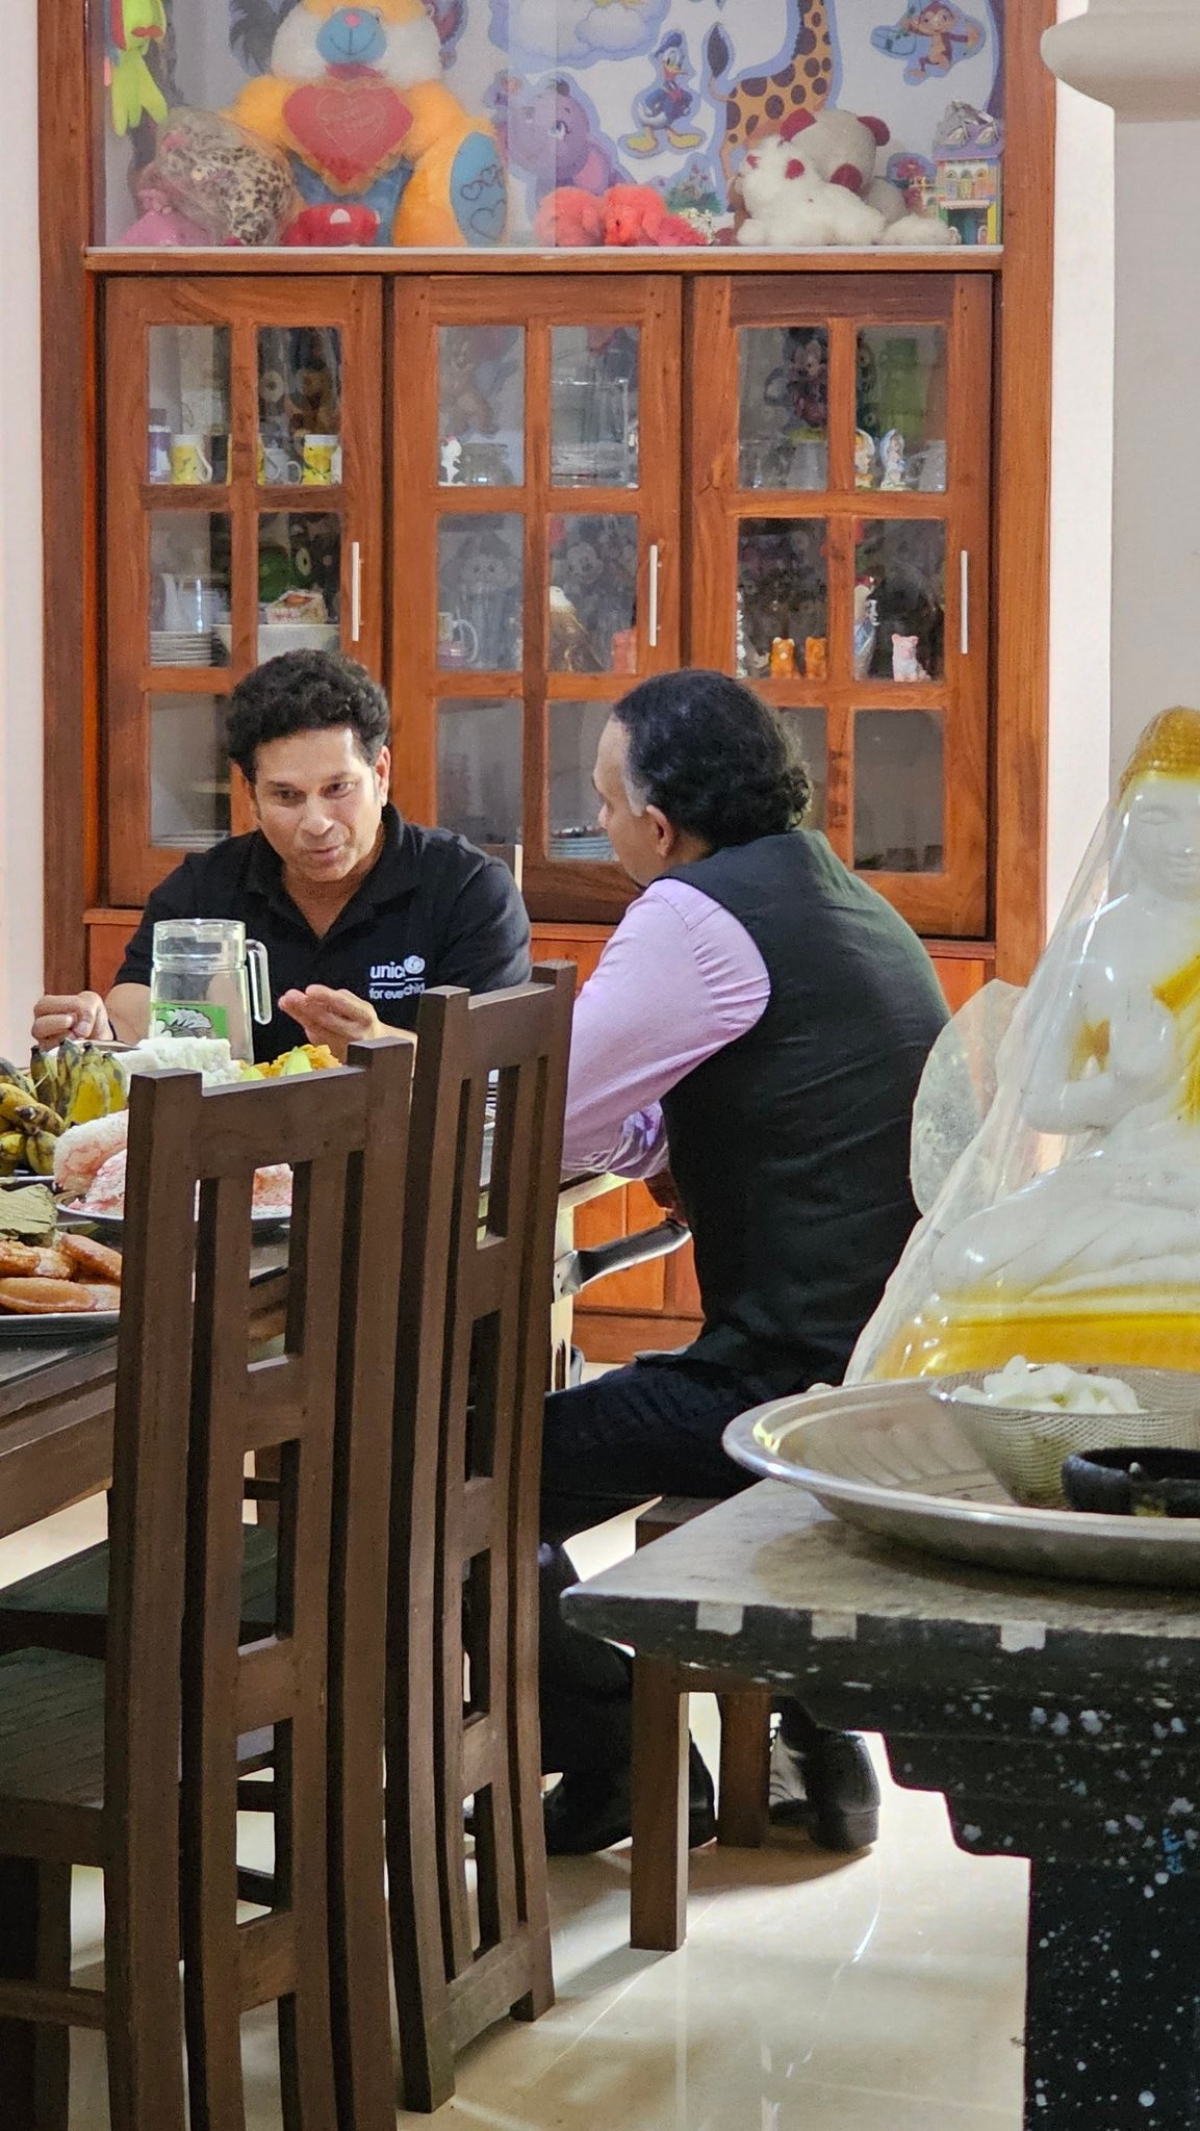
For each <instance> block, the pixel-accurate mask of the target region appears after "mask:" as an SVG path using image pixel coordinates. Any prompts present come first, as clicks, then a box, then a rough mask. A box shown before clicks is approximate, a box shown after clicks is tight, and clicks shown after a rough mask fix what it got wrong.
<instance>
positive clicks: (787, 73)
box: [705, 0, 833, 185]
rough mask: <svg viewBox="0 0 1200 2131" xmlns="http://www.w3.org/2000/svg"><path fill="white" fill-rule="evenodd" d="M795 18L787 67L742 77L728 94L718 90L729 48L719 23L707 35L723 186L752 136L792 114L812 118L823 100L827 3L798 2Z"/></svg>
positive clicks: (829, 48)
mask: <svg viewBox="0 0 1200 2131" xmlns="http://www.w3.org/2000/svg"><path fill="white" fill-rule="evenodd" d="M799 16H800V19H799V23H798V25H797V30H796V41H795V43H794V44H793V46H792V52H791V57H790V59H789V60H788V62H787V64H786V65H785V66H782V67H780V68H779V69H778V71H777V72H776V73H774V74H743V75H741V76H740V77H739V78H738V79H737V80H736V81H734V82H733V83H732V85H731V86H730V87H728V88H723V87H721V86H720V84H721V78H722V76H723V75H724V74H725V73H726V72H727V71H728V68H729V64H730V61H731V60H732V58H733V48H732V46H731V44H730V42H729V39H728V37H727V36H726V34H725V31H724V30H723V29H722V27H721V25H720V24H719V23H718V24H717V25H716V26H715V28H713V29H712V30H710V31H709V35H708V42H707V44H706V46H705V58H706V60H707V63H708V75H709V90H710V93H711V95H712V97H713V100H714V102H716V103H717V105H718V106H719V105H720V104H721V103H722V102H723V103H724V106H725V115H724V129H725V130H724V138H723V139H722V142H721V168H722V169H723V171H724V172H725V183H726V185H730V184H732V182H733V177H734V173H735V170H736V167H737V159H738V154H739V150H741V149H743V148H745V147H746V145H747V143H748V142H749V141H751V140H752V139H753V138H754V135H755V134H756V133H772V132H775V131H776V130H777V129H778V127H779V125H780V123H781V121H782V120H783V119H785V118H787V117H788V116H789V114H790V113H791V112H793V111H810V112H811V113H812V114H813V116H814V118H815V116H816V114H817V112H818V111H819V110H820V109H821V108H822V106H823V104H824V103H825V100H826V98H827V97H828V95H829V84H830V81H831V79H832V76H833V38H832V36H831V34H830V29H829V7H828V0H800V5H799Z"/></svg>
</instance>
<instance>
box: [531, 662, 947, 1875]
mask: <svg viewBox="0 0 1200 2131" xmlns="http://www.w3.org/2000/svg"><path fill="white" fill-rule="evenodd" d="M595 783H596V790H597V793H598V795H599V800H600V820H601V824H602V826H603V827H604V829H605V830H606V832H607V834H608V836H609V839H610V841H611V843H612V845H613V848H614V850H615V852H616V855H617V857H618V858H619V859H620V861H621V863H622V865H623V866H624V867H625V870H626V871H627V872H628V873H629V874H630V875H631V876H632V878H633V879H634V880H635V881H636V882H637V883H638V884H639V886H640V887H642V888H643V889H644V890H645V893H644V894H643V895H642V896H641V897H639V899H638V901H637V902H635V903H634V904H633V905H632V906H631V908H630V910H629V912H628V914H627V916H626V917H625V919H624V920H623V922H622V924H621V925H620V926H619V927H618V929H617V931H616V932H615V933H614V935H613V937H612V940H611V941H610V942H609V944H608V946H607V947H606V949H605V952H604V955H603V957H602V959H601V962H600V964H599V967H598V969H597V971H596V974H595V975H594V977H593V978H592V979H591V981H590V983H588V984H587V985H586V986H585V987H584V989H583V991H582V992H581V994H580V997H579V1000H578V1002H577V1005H576V1011H575V1024H574V1030H573V1034H572V1045H571V1074H570V1085H569V1091H568V1097H567V1130H566V1152H565V1167H566V1168H568V1169H575V1170H578V1169H580V1168H582V1167H590V1168H596V1169H615V1170H617V1171H618V1172H619V1173H620V1174H622V1175H625V1176H632V1177H642V1178H645V1179H646V1180H648V1181H649V1180H652V1179H654V1178H655V1177H656V1176H659V1175H660V1174H662V1173H664V1172H666V1171H667V1170H668V1168H669V1175H670V1179H671V1180H673V1186H674V1190H675V1192H676V1193H677V1195H678V1200H679V1203H680V1205H681V1206H682V1209H683V1212H684V1215H685V1217H686V1219H687V1222H688V1226H689V1227H690V1229H691V1231H692V1237H693V1241H694V1244H695V1253H696V1269H697V1274H698V1278H699V1283H700V1292H701V1297H702V1301H703V1306H704V1323H703V1327H702V1330H701V1332H700V1336H699V1338H698V1339H696V1340H695V1341H694V1342H693V1343H692V1345H691V1346H690V1347H688V1348H686V1349H685V1350H684V1351H683V1352H682V1353H679V1354H671V1355H651V1356H643V1357H641V1358H640V1359H639V1360H638V1361H636V1362H635V1363H633V1364H632V1365H631V1366H629V1367H628V1368H622V1369H617V1370H614V1371H611V1372H610V1373H609V1374H608V1375H607V1376H604V1377H602V1378H600V1379H598V1380H597V1381H596V1382H593V1383H590V1384H583V1385H580V1386H579V1387H578V1388H576V1389H574V1390H571V1391H564V1392H558V1393H555V1394H553V1395H552V1396H551V1397H550V1398H548V1400H547V1402H546V1428H545V1447H544V1461H543V1478H542V1505H543V1507H542V1539H543V1546H542V1556H541V1560H542V1593H543V1603H542V1765H543V1767H544V1768H546V1769H547V1770H548V1771H561V1772H562V1774H563V1780H562V1782H561V1783H560V1784H559V1785H558V1787H557V1788H556V1789H555V1790H554V1791H553V1792H551V1793H550V1795H549V1797H548V1799H547V1801H546V1837H547V1846H548V1848H549V1850H550V1851H551V1853H552V1854H557V1855H563V1854H568V1853H572V1852H580V1851H587V1850H598V1849H603V1848H606V1847H607V1846H608V1845H609V1844H610V1843H613V1842H619V1841H620V1840H622V1839H623V1837H624V1836H626V1835H627V1834H628V1833H629V1738H630V1733H629V1717H630V1701H629V1696H630V1673H629V1662H628V1659H627V1658H626V1656H625V1655H624V1653H623V1652H621V1651H619V1650H617V1649H616V1648H615V1647H614V1646H612V1645H611V1644H606V1643H600V1642H596V1641H594V1640H592V1639H591V1638H590V1637H588V1636H585V1635H582V1634H580V1633H579V1632H578V1631H577V1630H575V1629H572V1628H569V1627H568V1626H567V1625H566V1624H565V1623H564V1622H563V1621H562V1619H561V1617H560V1614H559V1609H558V1597H559V1594H560V1593H561V1591H562V1590H564V1589H565V1588H566V1586H567V1585H568V1584H569V1583H571V1582H573V1581H575V1573H574V1570H573V1568H572V1565H571V1562H570V1560H569V1557H568V1556H567V1554H566V1553H565V1551H564V1544H563V1543H564V1541H565V1540H567V1539H569V1538H570V1537H571V1536H572V1535H573V1534H574V1533H577V1532H580V1531H583V1530H586V1529H587V1528H588V1527H590V1526H592V1525H595V1524H599V1523H601V1522H603V1520H604V1519H605V1518H607V1517H611V1516H615V1515H617V1514H618V1513H619V1512H620V1511H622V1510H627V1509H631V1508H634V1507H636V1506H637V1505H639V1504H640V1503H643V1502H646V1501H648V1500H650V1499H651V1498H652V1497H654V1496H656V1495H660V1494H663V1495H672V1494H676V1495H678V1494H682V1495H700V1496H719V1495H728V1494H732V1493H734V1492H735V1491H736V1490H737V1489H738V1488H739V1487H741V1486H743V1485H744V1484H746V1479H747V1476H746V1475H745V1474H744V1473H743V1472H742V1471H741V1470H740V1468H738V1467H737V1466H735V1465H733V1464H732V1463H731V1462H730V1460H729V1459H728V1458H727V1457H726V1456H725V1454H724V1452H723V1450H722V1448H721V1433H722V1430H723V1429H724V1427H725V1425H726V1423H727V1422H728V1421H730V1420H731V1419H733V1417H734V1416H735V1415H736V1414H738V1413H742V1412H744V1411H745V1410H746V1409H747V1408H748V1407H750V1406H753V1405H756V1404H758V1403H759V1402H760V1401H762V1400H763V1399H767V1398H774V1397H779V1396H782V1395H783V1394H785V1393H789V1392H795V1391H802V1390H805V1389H807V1388H808V1387H809V1386H810V1385H812V1384H814V1383H820V1382H824V1383H837V1382H839V1381H840V1380H841V1377H842V1375H843V1373H844V1371H845V1367H846V1364H847V1362H848V1360H849V1358H850V1353H851V1349H852V1348H853V1346H854V1343H855V1340H856V1339H857V1337H858V1334H859V1332H860V1331H861V1329H862V1327H863V1325H864V1324H865V1323H866V1321H867V1319H868V1317H869V1316H870V1315H871V1312H872V1311H873V1310H874V1308H875V1305H876V1303H877V1302H878V1300H879V1297H880V1295H881V1294H882V1291H883V1288H884V1284H885V1282H886V1281H887V1278H888V1276H889V1274H890V1273H891V1271H892V1268H893V1266H894V1265H895V1263H896V1261H897V1259H898V1258H899V1256H900V1252H901V1250H902V1249H903V1246H904V1243H905V1240H906V1238H907V1236H908V1233H909V1230H910V1229H911V1227H912V1225H913V1222H914V1220H915V1218H916V1209H915V1206H914V1204H913V1200H912V1196H911V1192H910V1189H909V1181H908V1160H909V1135H910V1128H911V1121H912V1107H913V1098H914V1096H915V1094H916V1090H917V1084H918V1082H919V1080H920V1077H921V1072H922V1068H923V1066H924V1063H925V1059H926V1057H927V1055H928V1052H929V1050H930V1048H931V1046H932V1044H933V1042H934V1039H935V1037H936V1036H937V1034H938V1031H939V1029H940V1028H941V1027H942V1026H943V1024H944V1022H945V1019H946V1009H945V1006H944V1003H943V1000H942V995H941V991H940V989H939V986H938V982H937V978H936V975H935V973H934V970H933V966H932V964H931V962H930V961H929V958H928V956H927V955H926V953H925V950H924V948H923V947H922V946H921V943H920V941H919V940H918V939H917V937H916V935H915V934H914V933H913V932H912V931H911V930H910V929H909V927H908V926H907V925H906V924H905V923H904V921H903V919H902V918H900V917H898V916H897V915H896V913H895V912H894V911H893V910H892V909H891V908H890V907H889V905H888V904H887V903H885V902H884V901H883V899H882V897H880V896H879V895H877V894H876V893H875V892H874V890H873V889H871V888H869V887H867V886H866V884H865V883H863V882H862V881H859V880H857V879H855V877H854V875H853V874H851V873H850V872H849V871H848V870H847V868H846V867H845V866H844V865H843V864H842V863H841V860H840V859H838V858H836V857H835V856H834V854H833V852H832V851H831V850H830V848H829V845H828V844H827V843H826V841H825V839H824V837H823V836H821V835H819V834H817V833H816V832H814V831H812V830H809V829H805V828H803V827H802V826H801V822H802V819H803V815H804V813H805V810H806V808H807V805H808V800H809V783H808V778H807V776H806V774H805V772H804V771H803V770H802V769H800V768H799V767H798V766H797V765H795V764H794V763H792V762H791V761H790V760H789V756H788V751H787V745H786V741H785V739H784V736H783V731H782V727H781V725H780V723H779V720H778V719H777V718H776V717H775V715H774V713H773V712H772V711H770V710H768V709H767V708H766V707H765V705H764V704H762V703H761V702H760V701H759V699H758V698H757V697H756V696H755V695H754V694H753V693H752V692H751V691H750V690H749V689H747V688H744V687H743V686H741V685H740V684H739V683H738V682H736V681H733V680H730V679H729V678H728V677H727V676H725V675H724V674H718V673H704V672H698V671H691V672H684V673H675V674H668V675H665V676H663V677H662V678H661V679H655V680H652V681H647V682H645V683H643V684H642V685H641V686H640V687H638V688H636V689H634V690H633V691H632V692H631V693H630V694H629V695H628V696H626V697H625V698H624V700H623V701H622V702H620V703H618V704H617V706H616V708H615V710H614V712H613V715H612V717H611V718H610V720H609V723H608V725H607V726H606V728H605V731H604V733H603V736H602V738H601V742H600V748H599V753H598V756H597V762H596V773H595ZM878 1803H879V1796H878V1790H877V1787H876V1784H875V1780H874V1776H873V1773H872V1770H871V1766H870V1762H869V1760H868V1758H867V1754H866V1749H865V1747H864V1745H863V1742H862V1741H861V1740H860V1739H858V1738H855V1737H851V1736H848V1735H845V1734H841V1733H836V1732H828V1731H824V1730H822V1729H821V1728H820V1727H819V1726H817V1725H816V1724H815V1723H814V1722H813V1721H812V1720H811V1719H810V1718H809V1717H808V1716H807V1715H806V1713H805V1712H804V1711H803V1710H802V1709H801V1708H800V1707H799V1706H798V1705H797V1704H795V1703H789V1704H787V1705H786V1706H785V1707H784V1708H783V1710H782V1711H781V1723H780V1730H779V1734H778V1736H777V1738H776V1740H775V1743H774V1746H773V1749H772V1813H773V1816H774V1817H776V1818H778V1819H790V1820H796V1821H800V1822H801V1823H803V1824H805V1825H807V1826H808V1827H809V1828H810V1831H811V1832H812V1834H813V1835H814V1837H815V1838H816V1840H817V1841H818V1842H820V1843H822V1844H823V1845H824V1846H825V1847H827V1848H830V1849H837V1850H844V1849H858V1848H860V1847H862V1846H863V1845H864V1844H866V1843H869V1842H871V1841H873V1840H874V1838H875V1834H876V1831H877V1825H878ZM713 1826H714V1823H713V1811H712V1784H711V1781H710V1779H709V1776H708V1772H707V1770H706V1769H705V1767H704V1764H703V1762H702V1760H701V1759H700V1756H699V1755H698V1754H697V1752H696V1750H695V1748H693V1750H692V1783H691V1828H690V1833H691V1839H692V1841H693V1843H695V1842H702V1841H705V1840H707V1839H708V1838H709V1836H711V1834H712V1832H713Z"/></svg>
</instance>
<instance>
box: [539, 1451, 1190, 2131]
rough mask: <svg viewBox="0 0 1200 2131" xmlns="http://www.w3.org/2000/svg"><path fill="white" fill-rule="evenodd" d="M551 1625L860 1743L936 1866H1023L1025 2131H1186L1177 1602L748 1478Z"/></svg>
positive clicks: (583, 1594)
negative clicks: (897, 1533)
mask: <svg viewBox="0 0 1200 2131" xmlns="http://www.w3.org/2000/svg"><path fill="white" fill-rule="evenodd" d="M733 1470H734V1469H733V1468H732V1467H731V1472H733ZM738 1477H740V1475H735V1477H734V1480H733V1483H732V1484H733V1485H734V1486H736V1485H737V1479H738ZM563 1607H564V1612H565V1614H566V1616H567V1618H568V1619H569V1620H570V1621H572V1622H573V1623H574V1625H575V1626H576V1627H577V1628H582V1629H585V1630H588V1631H590V1633H592V1634H593V1635H597V1636H602V1637H605V1638H608V1639H609V1640H612V1641H615V1642H619V1643H624V1644H628V1645H631V1646H632V1647H633V1648H634V1650H636V1651H638V1652H643V1653H645V1654H647V1655H649V1656H652V1657H657V1658H668V1659H672V1660H674V1661H675V1662H676V1663H683V1664H689V1663H690V1664H697V1665H700V1666H703V1667H706V1668H713V1669H717V1670H721V1671H725V1672H733V1673H737V1674H740V1675H742V1676H743V1677H744V1678H745V1679H747V1680H748V1681H755V1682H759V1683H762V1684H765V1685H768V1686H770V1687H771V1688H773V1689H774V1690H775V1691H776V1692H777V1693H778V1694H779V1695H791V1696H794V1697H795V1698H796V1699H797V1700H799V1701H800V1702H802V1703H803V1704H804V1706H805V1707H806V1708H807V1709H808V1710H809V1711H810V1712H811V1713H812V1715H813V1716H814V1717H815V1718H816V1719H817V1721H818V1722H819V1723H821V1724H824V1725H828V1726H829V1727H831V1728H832V1729H836V1730H839V1731H857V1730H868V1731H873V1732H878V1733H881V1734H882V1736H883V1740H884V1743H885V1746H886V1749H887V1756H888V1761H889V1764H890V1767H891V1771H892V1774H893V1776H894V1778H895V1780H896V1782H897V1783H898V1784H900V1785H901V1786H903V1787H906V1788H909V1789H913V1790H925V1791H940V1792H941V1793H942V1794H943V1796H944V1797H945V1800H946V1805H947V1809H948V1813H949V1819H950V1827H951V1830H952V1832H953V1836H954V1840H955V1842H956V1843H957V1844H958V1845H959V1847H960V1848H961V1849H962V1850H964V1851H967V1852H969V1853H971V1854H973V1855H975V1856H997V1855H998V1856H1005V1857H1025V1858H1028V1859H1029V1861H1030V1876H1029V1908H1028V1941H1027V1949H1026V2032H1025V2109H1024V2125H1025V2131H1067V2127H1070V2131H1085V2127H1086V2131H1143V2127H1144V2131H1197V2127H1200V2057H1198V2054H1197V2041H1198V2030H1200V2022H1198V2014H1200V1983H1198V1969H1200V1902H1198V1900H1197V1875H1198V1873H1200V1593H1198V1592H1197V1591H1196V1590H1194V1589H1192V1590H1170V1589H1152V1588H1145V1587H1129V1586H1114V1585H1109V1584H1088V1583H1068V1582H1057V1581H1051V1580H1049V1579H1048V1578H1035V1577H1031V1576H1030V1577H1027V1576H1023V1575H1018V1574H1015V1573H1009V1572H1004V1571H999V1570H995V1569H991V1568H983V1567H975V1566H971V1565H969V1564H966V1563H961V1562H956V1561H953V1560H948V1559H942V1558H939V1557H937V1556H934V1555H933V1554H925V1553H919V1552H917V1551H915V1550H910V1549H908V1548H905V1547H902V1546H899V1545H896V1544H894V1543H893V1542H891V1541H890V1540H886V1539H883V1538H880V1537H878V1536H876V1535H870V1534H867V1533H865V1532H863V1531H858V1530H855V1529H853V1528H852V1527H851V1526H850V1525H849V1524H846V1523H844V1522H842V1521H841V1520H839V1519H838V1518H837V1517H835V1516H833V1515H831V1514H830V1513H829V1512H828V1511H827V1510H825V1509H823V1508H821V1507H820V1506H819V1505H818V1504H817V1503H816V1502H815V1501H814V1500H813V1498H812V1497H811V1496H810V1495H809V1494H807V1493H806V1492H805V1491H804V1490H803V1489H801V1488H800V1487H797V1486H794V1485H786V1484H784V1483H782V1482H780V1481H776V1480H767V1481H762V1482H760V1483H759V1484H757V1485H751V1486H746V1487H745V1488H744V1491H741V1492H737V1493H734V1494H732V1495H731V1497H730V1499H729V1500H728V1501H725V1502H722V1503H720V1504H719V1505H718V1506H717V1507H715V1508H713V1509H711V1510H709V1511H707V1512H706V1513H705V1514H704V1515H702V1516H699V1517H696V1518H695V1519H693V1520H692V1522H690V1523H688V1524H685V1525H683V1526H681V1527H679V1528H678V1529H676V1530H674V1531H671V1532H669V1533H667V1534H666V1535H665V1536H664V1537H663V1538H660V1539H658V1540H656V1541H655V1543H654V1545H653V1546H648V1547H645V1548H643V1549H642V1550H641V1551H640V1552H638V1553H637V1554H635V1555H632V1556H631V1557H630V1558H629V1559H628V1560H625V1561H622V1562H619V1563H618V1564H617V1565H616V1566H615V1567H614V1568H610V1569H608V1570H606V1571H605V1572H604V1573H603V1574H602V1575H599V1576H596V1577H594V1578H592V1579H591V1580H590V1581H589V1582H587V1583H584V1584H579V1585H576V1586H575V1587H574V1588H573V1589H571V1590H569V1591H568V1592H567V1593H566V1594H565V1596H564V1600H563ZM879 1840H880V1841H881V1842H883V1843H886V1842H887V1840H888V1826H887V1817H886V1812H885V1814H884V1818H883V1824H882V1827H881V1830H880V1836H879ZM919 1958H920V1955H919V1951H918V1949H917V1948H916V1946H915V1945H914V1959H919ZM863 2049H864V2051H865V2052H866V2053H867V2054H868V2056H869V2053H870V2050H871V2037H870V2035H869V2034H868V2035H865V2036H864V2038H863Z"/></svg>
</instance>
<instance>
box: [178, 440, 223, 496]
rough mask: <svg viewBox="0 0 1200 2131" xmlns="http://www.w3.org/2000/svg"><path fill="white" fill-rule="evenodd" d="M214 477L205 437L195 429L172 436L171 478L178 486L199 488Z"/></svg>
mask: <svg viewBox="0 0 1200 2131" xmlns="http://www.w3.org/2000/svg"><path fill="white" fill-rule="evenodd" d="M212 477H213V470H212V460H211V459H210V458H208V457H207V456H206V454H205V450H204V439H203V438H202V437H200V436H198V435H197V434H196V433H195V431H191V432H187V433H184V434H182V435H176V436H173V437H172V438H171V479H172V481H173V482H174V484H175V486H176V487H177V488H199V487H201V486H203V484H204V483H205V482H207V481H211V480H212Z"/></svg>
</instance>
